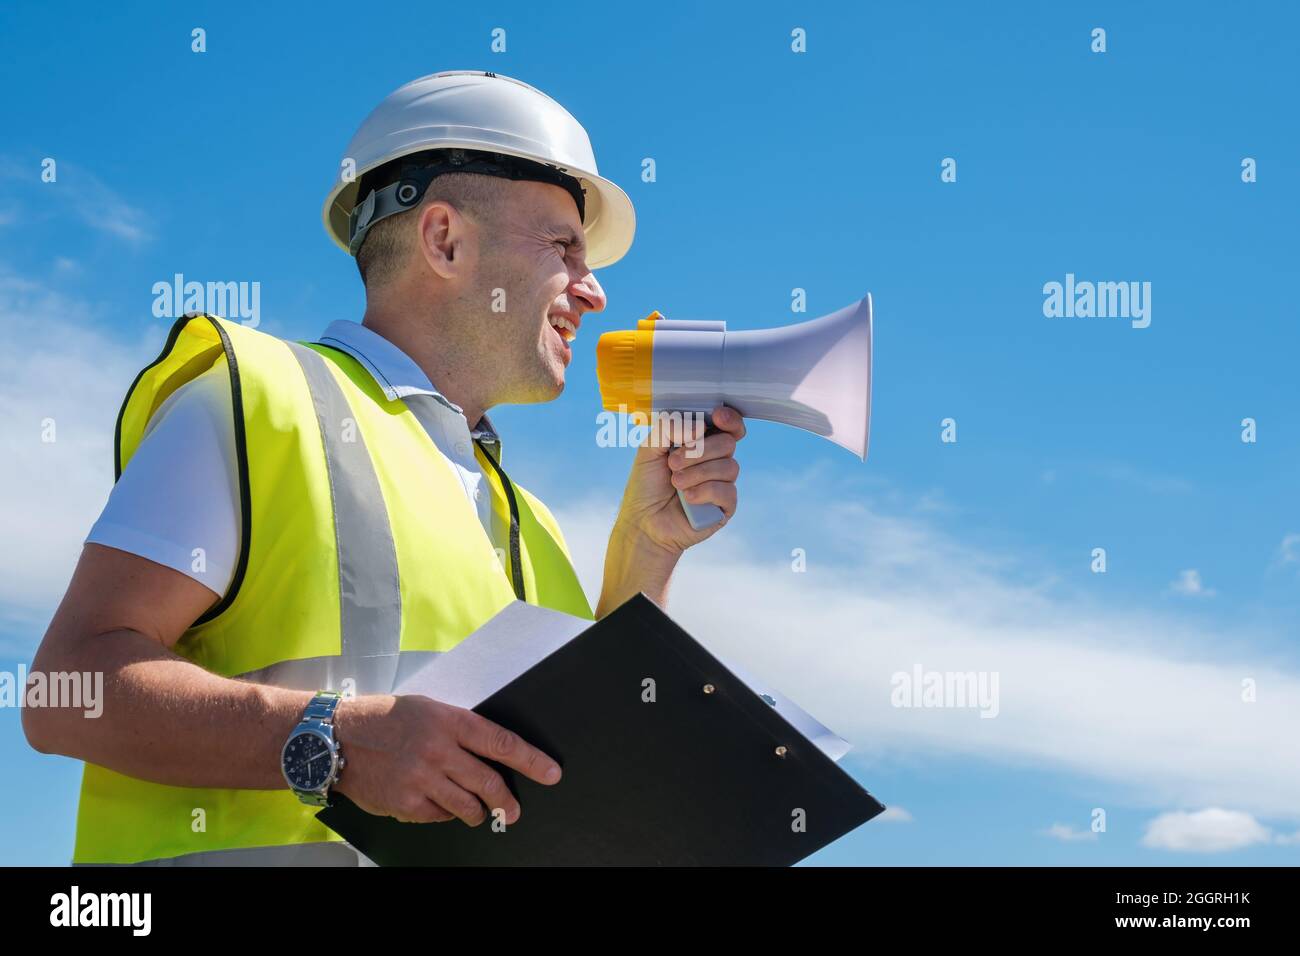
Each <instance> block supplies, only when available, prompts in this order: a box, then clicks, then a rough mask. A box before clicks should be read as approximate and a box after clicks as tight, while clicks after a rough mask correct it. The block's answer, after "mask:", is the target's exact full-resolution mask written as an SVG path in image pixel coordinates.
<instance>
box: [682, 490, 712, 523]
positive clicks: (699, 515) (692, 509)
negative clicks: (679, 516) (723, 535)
mask: <svg viewBox="0 0 1300 956" xmlns="http://www.w3.org/2000/svg"><path fill="white" fill-rule="evenodd" d="M677 500H678V501H680V502H681V503H682V510H683V511H685V512H686V520H687V521H689V522H690V523H691V527H692V528H694V529H695V530H696V531H703V530H704V529H705V528H712V527H713V526H714V525H715V524H717V523H718V522H719V521H721V520H722V518H723V514H722V509H721V508H719V507H718V506H717V505H693V504H690V503H689V502H688V501H687V500H686V493H685V492H683V491H682V490H681V489H678V491H677Z"/></svg>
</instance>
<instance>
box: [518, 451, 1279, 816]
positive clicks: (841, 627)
mask: <svg viewBox="0 0 1300 956" xmlns="http://www.w3.org/2000/svg"><path fill="white" fill-rule="evenodd" d="M753 471H754V470H753V469H751V475H750V478H749V480H748V482H747V483H746V488H745V490H744V491H742V497H744V499H745V502H746V504H745V505H742V508H748V513H749V522H748V523H746V521H745V520H743V519H744V518H745V512H744V511H742V515H741V517H740V518H738V519H737V521H734V522H733V523H732V524H731V526H730V527H728V528H725V529H723V531H722V532H721V533H720V534H719V535H717V536H715V537H714V538H713V539H711V540H710V541H709V542H707V543H705V544H704V545H702V546H700V547H699V548H696V549H694V550H693V551H692V552H691V553H688V555H687V556H686V557H685V558H684V559H683V561H682V563H681V565H680V567H679V569H678V573H677V575H676V577H675V580H674V583H673V588H672V594H671V598H670V602H669V608H668V611H669V614H670V615H671V616H672V617H673V618H674V619H675V620H677V621H678V622H680V623H681V624H682V625H683V626H684V627H685V628H686V629H687V630H688V631H690V632H691V633H692V634H693V635H695V636H696V638H697V639H698V640H700V642H701V643H702V644H704V645H705V646H707V647H709V648H710V649H712V650H714V651H715V652H716V653H717V654H718V656H719V657H721V658H722V659H724V660H734V661H735V662H736V663H737V664H738V665H739V666H741V667H744V668H745V669H746V670H748V671H750V672H751V673H753V674H754V675H755V676H756V677H757V678H759V679H766V680H768V681H770V682H771V683H772V684H773V686H775V687H776V688H777V689H779V690H780V691H781V692H782V693H784V694H786V695H787V696H788V697H790V698H791V699H792V700H794V701H795V702H797V703H799V704H800V705H801V706H803V707H804V708H805V709H806V710H808V711H809V712H810V713H812V714H813V715H814V716H815V717H817V718H818V719H819V720H821V721H822V722H823V723H825V724H826V725H827V726H828V727H830V728H831V729H832V730H834V731H835V732H837V733H839V734H840V735H841V736H843V737H845V738H846V739H847V740H848V741H849V742H850V743H852V744H853V745H854V747H855V750H854V751H853V752H852V753H850V755H849V757H848V758H847V759H849V760H855V759H856V760H857V761H863V760H865V761H867V762H871V761H883V760H888V761H893V762H896V763H905V762H918V761H925V760H929V759H933V758H937V757H945V756H950V757H960V758H971V757H973V758H977V759H981V760H984V761H988V762H992V763H994V764H996V765H999V766H1003V767H1007V768H1014V767H1025V766H1029V767H1033V768H1035V769H1037V770H1041V771H1051V772H1073V773H1077V774H1082V775H1086V776H1088V777H1090V778H1094V779H1096V780H1099V781H1104V782H1105V783H1106V785H1107V787H1108V790H1107V791H1106V793H1107V798H1108V799H1111V800H1114V801H1116V802H1121V801H1126V802H1131V803H1136V804H1138V805H1147V806H1154V807H1161V806H1187V805H1193V806H1211V805H1216V804H1226V805H1232V806H1239V807H1242V808H1245V809H1248V810H1251V811H1253V812H1256V813H1259V814H1261V815H1266V816H1267V815H1277V816H1279V817H1283V818H1289V819H1296V818H1297V817H1300V760H1297V747H1296V744H1295V741H1296V740H1300V675H1297V673H1296V672H1295V671H1294V669H1288V668H1287V667H1286V666H1283V665H1282V664H1280V663H1278V662H1276V660H1275V658H1272V657H1266V656H1263V655H1262V654H1261V653H1260V652H1259V651H1257V650H1256V648H1258V647H1260V646H1263V642H1262V641H1257V640H1253V639H1252V637H1253V636H1252V635H1251V634H1250V633H1249V632H1248V631H1246V630H1242V629H1234V630H1231V631H1228V632H1223V631H1219V630H1215V629H1212V628H1211V627H1209V625H1203V624H1199V623H1196V622H1194V621H1191V620H1189V619H1187V618H1186V616H1185V615H1180V614H1175V613H1174V612H1171V611H1170V612H1166V611H1159V610H1155V609H1144V608H1136V607H1134V608H1128V607H1118V606H1117V607H1111V608H1107V607H1103V606H1099V605H1098V603H1097V601H1096V600H1095V599H1093V598H1092V597H1090V596H1089V592H1088V591H1087V590H1086V584H1087V580H1088V579H1087V578H1086V576H1084V575H1081V576H1080V579H1079V585H1078V587H1077V588H1074V589H1072V588H1071V587H1068V586H1066V585H1065V584H1063V583H1061V582H1059V581H1057V580H1056V579H1055V578H1053V577H1052V576H1051V574H1050V572H1046V571H1043V570H1042V569H1041V567H1040V565H1039V564H1038V563H1036V562H1035V561H1034V560H1033V559H1032V556H1030V557H1029V559H1027V560H1022V559H1014V558H1013V557H1012V556H1008V555H1005V554H1002V553H999V552H995V551H993V550H992V549H988V548H980V547H968V546H965V545H963V544H961V543H960V542H958V541H956V540H954V539H953V538H952V537H951V536H950V535H948V534H947V533H945V532H944V531H943V530H941V528H940V527H939V526H937V525H935V524H932V523H928V519H926V518H925V517H924V516H920V517H917V516H910V517H894V516H892V515H888V514H883V513H881V512H880V511H879V510H877V509H876V508H875V507H874V505H873V504H872V503H871V499H870V496H869V495H867V494H865V493H858V492H846V491H845V490H844V489H842V488H835V487H830V486H828V485H826V483H825V482H823V483H822V484H821V485H819V487H820V488H821V489H822V490H821V493H820V494H819V497H818V501H817V507H816V508H813V507H803V508H799V509H797V511H798V517H797V518H792V519H791V520H792V521H796V522H799V523H797V524H787V523H785V522H784V521H783V512H784V511H785V509H783V508H782V507H781V502H782V501H783V500H788V497H789V496H790V495H794V496H796V497H798V498H799V499H801V500H806V499H807V494H806V491H807V487H808V486H807V485H806V484H805V483H804V482H803V478H802V476H799V475H786V476H782V477H780V478H763V477H761V476H758V475H756V474H753V473H752V472H753ZM756 479H757V480H756ZM765 483H766V487H762V486H764V484H765ZM780 483H784V484H780ZM756 486H759V487H756ZM786 486H788V487H786ZM774 488H775V491H773V489H774ZM538 490H539V491H541V492H542V495H543V498H547V497H548V496H547V495H546V489H544V488H543V489H538ZM570 491H571V488H570ZM562 498H563V495H562V494H560V493H558V490H557V493H556V494H553V495H550V496H549V500H551V501H559V500H562ZM757 510H761V518H760V517H756V516H755V512H756V511H757ZM614 511H615V504H614V503H613V502H611V501H608V500H606V501H594V502H592V501H588V502H587V503H585V505H584V503H583V502H581V501H574V500H572V498H571V499H570V504H569V505H568V507H562V508H558V509H557V512H558V514H559V518H560V521H561V525H562V527H563V528H564V529H565V533H566V535H567V536H568V538H569V541H570V545H571V547H572V550H573V552H574V557H575V560H576V561H577V563H578V565H579V568H580V572H581V574H582V578H583V581H584V583H585V584H586V585H587V586H588V590H589V593H591V594H593V595H594V594H596V593H598V591H599V582H600V571H601V562H602V558H603V553H604V547H605V542H606V539H607V536H608V533H609V527H610V521H611V520H612V518H613V515H614ZM795 547H799V548H803V549H804V551H805V552H806V555H807V572H806V573H795V572H793V571H792V569H791V560H790V551H791V549H793V548H795ZM1026 566H1027V567H1028V568H1029V571H1026V570H1025V567H1026ZM917 663H920V664H921V665H923V666H924V667H925V668H928V669H934V670H944V671H962V672H965V671H976V672H979V671H987V672H997V673H998V674H999V680H1000V686H999V696H1000V713H999V715H998V717H997V718H996V719H992V720H989V719H981V718H980V716H979V713H978V711H977V710H974V709H964V710H959V709H926V708H913V709H902V708H895V707H893V706H891V704H890V691H891V687H890V683H889V681H890V675H892V674H894V673H895V672H898V671H905V672H906V671H910V670H911V669H912V668H913V666H914V665H915V664H917ZM1247 675H1248V676H1250V677H1252V678H1254V679H1255V680H1256V682H1257V684H1258V686H1260V687H1267V688H1268V693H1267V694H1262V693H1261V694H1260V695H1259V698H1258V700H1257V702H1255V703H1245V702H1243V700H1242V696H1241V681H1242V678H1243V677H1244V676H1247ZM868 774H869V772H868ZM868 782H869V781H868ZM877 795H878V796H879V797H880V798H881V800H882V801H884V802H885V803H886V804H888V803H889V794H888V793H887V792H881V793H878V794H877Z"/></svg>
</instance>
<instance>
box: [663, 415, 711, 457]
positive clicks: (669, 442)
mask: <svg viewBox="0 0 1300 956" xmlns="http://www.w3.org/2000/svg"><path fill="white" fill-rule="evenodd" d="M708 425H709V423H708V416H706V415H705V414H704V413H703V412H656V413H655V415H654V419H653V422H652V425H651V429H650V435H649V438H648V441H649V442H651V443H654V444H655V445H656V446H657V447H660V448H663V449H665V451H666V450H668V449H672V448H674V447H676V446H678V445H686V444H689V443H691V442H697V441H699V440H700V439H701V438H703V437H704V435H705V433H706V432H707V431H708Z"/></svg>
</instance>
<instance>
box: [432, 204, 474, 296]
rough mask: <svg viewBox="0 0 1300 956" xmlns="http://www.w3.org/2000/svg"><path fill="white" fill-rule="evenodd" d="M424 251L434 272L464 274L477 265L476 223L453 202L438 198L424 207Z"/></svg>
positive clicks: (449, 275) (445, 275)
mask: <svg viewBox="0 0 1300 956" xmlns="http://www.w3.org/2000/svg"><path fill="white" fill-rule="evenodd" d="M419 242H420V253H421V255H422V256H423V257H424V261H425V263H427V264H428V266H429V268H430V269H432V270H433V272H434V274H435V275H437V276H439V277H440V278H443V279H456V278H463V277H464V276H465V275H466V273H467V272H468V271H469V270H470V269H472V268H473V261H472V260H473V253H474V236H473V227H472V226H471V225H470V223H469V221H468V220H467V219H466V218H465V217H464V216H462V215H461V214H460V213H459V212H458V211H457V210H456V207H455V206H453V205H451V203H448V202H443V201H442V200H436V201H434V202H431V203H428V204H426V205H425V206H424V208H422V209H421V210H420V221H419Z"/></svg>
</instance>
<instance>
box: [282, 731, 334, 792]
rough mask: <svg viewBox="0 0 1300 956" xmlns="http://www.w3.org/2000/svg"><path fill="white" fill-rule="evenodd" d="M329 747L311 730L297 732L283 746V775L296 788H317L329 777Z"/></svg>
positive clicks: (322, 738)
mask: <svg viewBox="0 0 1300 956" xmlns="http://www.w3.org/2000/svg"><path fill="white" fill-rule="evenodd" d="M331 763H332V761H331V759H330V748H329V744H327V743H326V742H325V738H324V737H322V736H321V735H320V734H314V733H311V732H307V733H302V734H297V735H296V736H294V737H293V738H291V739H290V740H289V743H288V744H286V745H285V748H284V775H285V777H286V778H288V780H289V783H291V784H292V785H293V786H294V787H295V788H296V789H298V790H319V789H320V788H321V787H323V786H325V781H327V780H329V778H330V764H331Z"/></svg>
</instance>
